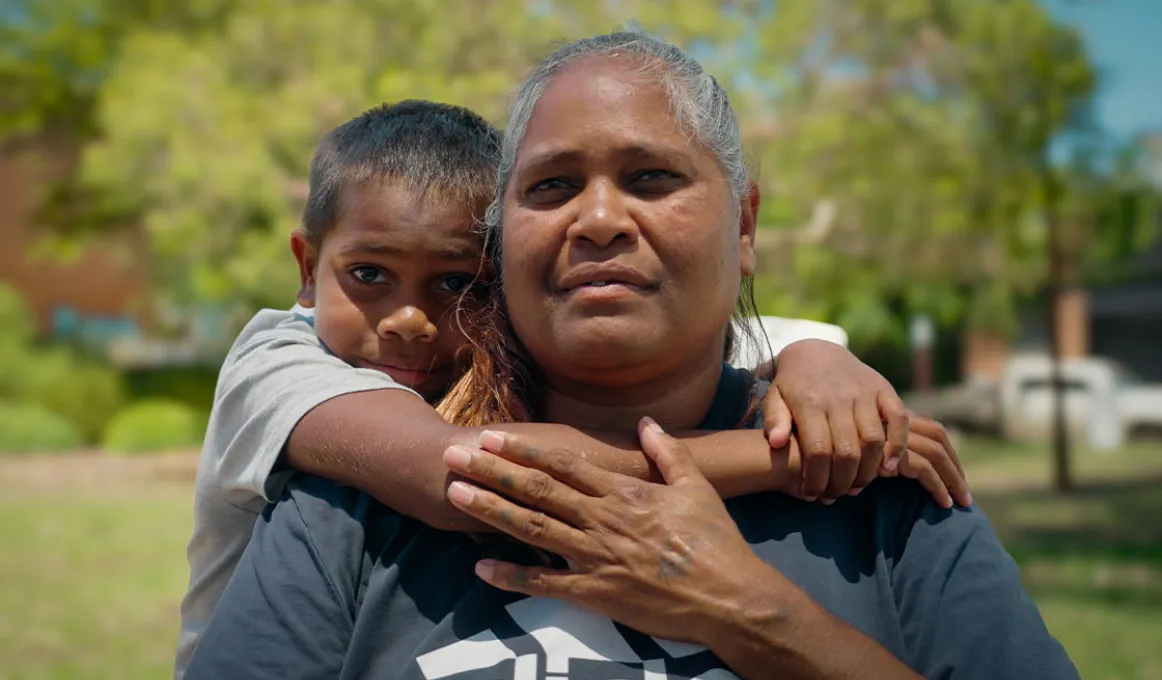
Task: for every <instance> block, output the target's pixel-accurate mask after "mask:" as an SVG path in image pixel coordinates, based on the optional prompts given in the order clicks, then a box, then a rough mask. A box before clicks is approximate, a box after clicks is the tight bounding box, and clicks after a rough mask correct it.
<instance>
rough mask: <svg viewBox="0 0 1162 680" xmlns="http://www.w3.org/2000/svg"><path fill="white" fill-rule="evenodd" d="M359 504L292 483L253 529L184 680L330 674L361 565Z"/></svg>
mask: <svg viewBox="0 0 1162 680" xmlns="http://www.w3.org/2000/svg"><path fill="white" fill-rule="evenodd" d="M300 482H301V484H300ZM360 505H366V504H365V503H362V502H361V499H360V494H359V492H358V491H356V490H355V489H351V488H349V487H347V488H340V487H338V486H337V485H334V484H331V483H330V482H328V481H326V480H322V479H319V478H311V477H305V476H296V477H295V479H294V481H292V482H291V483H290V484H289V485H288V487H287V490H286V494H285V495H284V497H283V499H282V500H280V501H279V502H277V503H272V504H270V505H267V506H266V507H265V508H264V509H263V511H262V514H261V515H260V516H259V518H258V520H257V521H256V522H255V525H254V534H253V537H252V538H251V540H250V543H249V545H248V546H247V547H246V552H245V553H243V556H242V561H241V562H240V563H239V565H238V568H237V570H236V571H235V572H234V575H233V577H232V578H231V579H230V584H229V585H228V586H227V587H226V591H225V593H224V594H223V596H222V599H221V601H220V602H219V604H218V607H217V608H216V609H215V610H214V614H213V616H212V617H211V618H210V622H209V625H208V626H207V628H206V630H205V631H204V632H203V633H202V635H201V638H200V641H199V643H198V646H197V649H196V650H195V651H194V655H193V658H192V659H191V661H190V665H189V667H188V668H187V669H186V671H185V676H184V678H185V680H202V679H205V680H219V679H221V678H230V679H231V680H248V679H253V680H260V679H265V678H286V679H288V680H290V679H294V678H300V679H303V680H307V679H314V678H318V679H320V680H321V679H323V678H337V677H339V674H340V671H341V669H342V665H343V659H344V658H345V657H346V654H347V648H348V645H349V644H350V638H351V632H352V628H353V625H354V610H355V602H356V599H357V594H358V591H359V587H360V586H359V584H360V580H361V573H362V567H363V560H362V554H363V544H364V534H363V528H362V525H361V523H360V521H359V519H358V517H357V515H358V514H359V507H358V506H360Z"/></svg>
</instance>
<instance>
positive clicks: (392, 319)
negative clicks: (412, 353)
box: [375, 305, 439, 342]
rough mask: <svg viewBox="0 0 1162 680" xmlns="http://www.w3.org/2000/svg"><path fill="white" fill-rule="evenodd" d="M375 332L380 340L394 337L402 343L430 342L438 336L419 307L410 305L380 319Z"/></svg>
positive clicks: (437, 332)
mask: <svg viewBox="0 0 1162 680" xmlns="http://www.w3.org/2000/svg"><path fill="white" fill-rule="evenodd" d="M375 330H376V332H378V333H379V337H381V338H384V339H387V338H388V336H391V335H395V336H398V337H399V338H400V339H402V340H403V341H404V342H417V341H418V342H432V341H434V340H435V339H436V335H438V334H439V331H438V330H437V329H436V325H435V324H433V323H432V322H431V320H430V319H428V315H427V314H425V313H424V311H423V310H422V309H420V308H419V307H414V306H411V305H407V306H404V307H400V308H398V309H396V310H395V311H394V312H392V313H391V314H389V315H387V316H385V317H383V318H382V319H380V320H379V325H378V326H377V327H376V329H375Z"/></svg>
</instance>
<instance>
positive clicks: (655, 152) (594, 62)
mask: <svg viewBox="0 0 1162 680" xmlns="http://www.w3.org/2000/svg"><path fill="white" fill-rule="evenodd" d="M649 74H650V70H649V69H644V70H643V69H642V68H641V62H640V60H638V59H636V58H633V57H626V56H622V57H617V58H609V57H594V58H590V59H584V60H581V61H579V62H577V63H574V64H572V65H571V66H569V67H567V68H566V69H565V70H564V71H563V72H561V73H560V74H559V75H558V76H557V77H556V78H555V79H554V80H553V81H552V83H551V84H550V85H549V87H548V88H547V90H546V91H545V93H544V95H543V96H542V97H541V99H540V101H539V102H538V103H537V105H536V108H535V109H534V111H533V114H532V118H531V119H530V121H529V124H528V129H527V133H526V136H525V139H524V143H523V145H522V147H521V150H520V152H519V154H518V155H517V158H516V164H515V167H514V170H513V174H512V178H511V180H510V182H509V185H508V187H507V189H506V192H505V197H504V225H503V240H502V246H503V254H504V261H503V272H504V276H503V280H504V287H505V294H506V296H507V303H508V311H509V316H510V318H511V320H512V324H513V328H514V330H515V331H516V334H517V336H518V337H519V338H520V340H521V341H522V343H523V344H524V345H525V347H526V348H527V349H528V351H529V352H530V354H531V355H532V358H533V360H534V361H535V362H536V363H537V364H538V366H540V367H541V369H542V370H543V371H544V373H545V375H546V377H547V378H548V379H549V380H550V382H556V383H558V384H560V383H563V382H575V383H579V384H584V385H602V386H610V387H616V386H629V385H635V384H641V383H643V382H644V381H649V380H652V379H656V378H659V377H661V376H662V375H664V374H665V372H666V371H675V370H677V371H681V370H688V369H689V368H691V362H697V361H702V362H705V361H714V362H717V361H720V360H721V358H722V345H723V334H724V332H725V328H726V325H727V323H728V321H729V318H730V314H731V311H732V310H733V308H734V305H735V301H736V299H737V296H738V291H739V284H740V281H741V276H743V275H749V274H750V273H751V272H752V270H753V267H754V249H753V233H754V209H755V207H756V206H757V195H753V196H750V197H747V198H745V199H744V200H743V201H741V202H740V201H737V200H736V199H734V198H733V195H732V192H731V190H730V187H729V185H728V183H727V180H726V177H725V176H724V174H723V172H722V169H721V167H720V166H719V164H718V163H717V162H716V160H715V158H714V157H713V156H712V155H711V154H710V153H708V152H707V151H706V150H705V149H703V148H702V146H701V145H700V144H699V143H698V142H697V141H693V140H691V139H690V138H689V136H688V135H687V134H686V132H685V131H684V130H683V129H681V128H680V127H679V125H678V123H677V121H676V120H675V119H674V117H673V116H672V115H671V114H670V113H669V111H670V105H669V101H668V100H667V98H666V95H665V94H664V92H663V90H662V89H661V87H660V86H659V85H658V82H657V77H656V75H654V76H651V75H649Z"/></svg>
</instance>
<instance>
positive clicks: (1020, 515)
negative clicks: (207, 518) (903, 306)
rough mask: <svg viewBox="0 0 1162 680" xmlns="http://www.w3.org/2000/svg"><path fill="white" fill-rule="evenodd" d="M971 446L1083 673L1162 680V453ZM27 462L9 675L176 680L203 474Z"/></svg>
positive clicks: (1005, 525)
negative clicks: (1063, 467)
mask: <svg viewBox="0 0 1162 680" xmlns="http://www.w3.org/2000/svg"><path fill="white" fill-rule="evenodd" d="M961 449H962V450H961V453H962V456H963V458H964V460H965V466H966V468H967V469H968V471H969V475H970V479H971V480H972V481H973V483H974V495H975V496H976V498H977V500H978V502H979V503H980V505H981V506H982V507H984V508H985V510H986V511H987V512H988V513H989V515H990V517H991V518H992V520H993V522H994V524H995V525H996V528H997V532H998V534H999V535H1000V536H1001V538H1002V540H1003V541H1004V542H1005V544H1006V546H1007V547H1008V548H1009V550H1010V551H1011V552H1012V553H1013V555H1014V556H1015V557H1016V558H1017V560H1018V561H1019V562H1020V563H1021V565H1022V568H1023V570H1024V575H1025V581H1026V584H1027V585H1028V587H1029V589H1030V591H1031V592H1032V593H1033V596H1034V598H1035V599H1036V600H1037V602H1038V604H1039V605H1040V607H1041V610H1042V612H1043V614H1044V615H1045V618H1046V621H1047V622H1048V625H1049V627H1050V629H1051V630H1052V631H1053V633H1054V634H1055V635H1057V636H1058V638H1059V639H1060V640H1061V641H1062V643H1063V644H1064V645H1065V647H1066V648H1067V649H1068V650H1069V652H1070V654H1071V656H1072V657H1073V659H1074V661H1075V662H1076V663H1077V664H1078V666H1079V668H1080V669H1081V673H1082V677H1083V678H1086V679H1087V680H1115V679H1119V680H1123V679H1124V680H1130V679H1140V680H1162V445H1158V444H1154V445H1139V446H1134V447H1130V448H1128V449H1127V450H1126V451H1124V452H1121V453H1119V454H1115V455H1112V456H1097V455H1096V454H1089V453H1085V452H1080V451H1079V452H1077V459H1078V466H1077V467H1078V470H1079V475H1078V477H1079V480H1080V481H1081V484H1080V485H1079V489H1078V491H1077V492H1076V493H1075V494H1073V495H1072V496H1069V497H1059V496H1056V495H1054V494H1051V493H1048V492H1047V491H1046V490H1045V488H1044V486H1045V484H1044V480H1045V479H1047V478H1048V472H1047V471H1048V467H1047V461H1048V455H1047V453H1046V452H1045V451H1044V450H1043V449H1036V448H1029V447H1012V446H997V445H995V444H992V443H986V442H979V441H967V442H965V443H963V444H962V445H961ZM86 463H87V464H90V465H91V464H92V463H93V461H92V460H89V461H86ZM25 464H27V463H24V462H12V463H4V462H3V461H0V546H2V547H0V679H2V680H48V679H65V678H69V679H72V678H78V679H80V678H83V679H85V680H89V679H93V680H104V679H109V680H113V679H116V680H138V679H145V678H163V677H166V676H167V675H168V674H169V672H170V667H171V658H172V653H173V647H174V642H175V640H176V635H177V605H178V601H179V600H180V598H181V595H182V593H183V591H184V589H185V583H186V577H187V568H186V562H185V544H186V540H187V538H188V536H189V531H190V522H191V499H190V492H191V488H192V487H191V484H190V479H189V478H188V477H184V478H180V479H177V480H175V479H173V478H172V475H171V477H167V478H162V479H160V480H153V479H151V478H150V477H148V476H140V475H139V478H137V479H134V480H129V481H126V480H124V479H119V480H116V481H113V482H110V481H109V480H108V479H106V478H105V477H101V476H94V475H91V474H90V473H88V472H82V473H77V474H73V475H72V477H73V479H71V480H70V481H69V482H67V483H66V484H65V485H64V488H61V487H60V486H57V485H53V484H51V483H46V482H43V481H42V482H40V483H28V482H27V481H26V480H25V479H24V478H22V477H19V476H14V475H12V474H11V473H12V470H13V469H14V468H11V467H7V468H6V467H5V465H9V466H10V465H25ZM34 464H39V465H42V466H44V465H48V466H52V465H59V466H62V467H64V466H70V467H69V468H68V469H75V468H74V467H72V466H75V464H76V461H75V460H74V459H72V458H61V459H59V460H56V461H53V460H51V459H48V460H45V459H41V460H38V461H34ZM42 477H44V475H42ZM48 478H49V479H53V477H51V476H49V477H48Z"/></svg>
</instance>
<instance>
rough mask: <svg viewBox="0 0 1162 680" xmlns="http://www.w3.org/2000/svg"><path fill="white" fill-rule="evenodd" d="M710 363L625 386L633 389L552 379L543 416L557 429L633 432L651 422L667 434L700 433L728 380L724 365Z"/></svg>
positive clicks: (715, 360) (687, 366)
mask: <svg viewBox="0 0 1162 680" xmlns="http://www.w3.org/2000/svg"><path fill="white" fill-rule="evenodd" d="M720 356H721V355H719V357H720ZM707 357H708V358H707V359H705V360H702V361H699V362H697V363H685V364H681V365H678V366H676V367H675V368H674V370H671V371H668V372H666V373H665V374H663V375H660V376H657V377H654V378H650V379H646V380H626V381H624V382H625V383H628V384H631V385H632V386H631V387H619V386H614V385H611V384H602V385H594V384H580V383H578V382H576V381H568V380H552V379H550V380H549V381H548V386H547V389H546V392H545V396H544V401H543V402H542V406H543V409H542V416H543V417H544V419H545V420H547V421H548V422H552V423H561V424H564V425H571V426H573V427H578V428H589V429H604V430H633V429H635V428H636V427H637V424H638V421H639V420H640V419H641V418H642V417H643V416H650V417H651V418H653V419H654V420H656V421H657V422H658V423H659V424H660V425H661V426H662V427H664V428H666V429H670V430H690V429H694V428H696V427H698V425H699V424H700V423H701V422H702V420H703V418H705V417H706V414H707V412H709V410H710V406H711V404H713V403H714V395H715V393H716V392H717V390H718V380H719V378H720V377H721V375H722V360H721V359H720V358H719V357H716V356H714V354H708V355H707Z"/></svg>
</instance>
